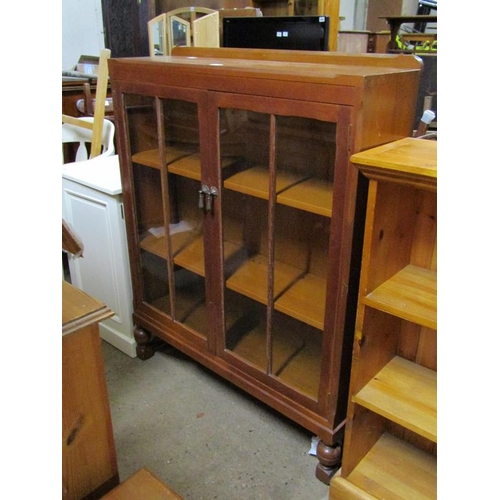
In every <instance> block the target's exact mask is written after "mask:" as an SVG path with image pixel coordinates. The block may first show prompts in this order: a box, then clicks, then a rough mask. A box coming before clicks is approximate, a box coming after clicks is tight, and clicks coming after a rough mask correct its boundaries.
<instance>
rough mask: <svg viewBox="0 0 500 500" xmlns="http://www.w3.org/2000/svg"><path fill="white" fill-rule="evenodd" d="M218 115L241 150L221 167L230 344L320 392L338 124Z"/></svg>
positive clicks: (225, 135)
mask: <svg viewBox="0 0 500 500" xmlns="http://www.w3.org/2000/svg"><path fill="white" fill-rule="evenodd" d="M220 124H221V125H220V141H221V152H222V155H223V156H224V155H227V156H228V155H233V157H234V158H237V159H238V160H237V161H236V162H234V163H233V164H232V165H231V167H230V168H227V169H224V168H223V169H222V177H223V186H224V189H223V193H222V217H223V237H224V245H225V247H224V251H225V256H224V273H225V276H224V277H225V284H226V292H225V314H226V316H225V317H226V325H225V326H226V348H227V349H230V350H232V351H233V352H235V353H236V354H238V355H239V356H240V357H241V358H243V359H244V360H245V361H248V362H249V363H251V364H253V365H254V366H256V367H257V368H259V369H260V370H262V371H265V372H266V373H268V374H270V375H273V376H275V377H277V378H278V379H279V380H280V381H282V382H283V383H284V384H287V385H289V386H291V387H292V388H294V389H296V390H299V391H301V392H303V393H304V394H306V395H307V396H309V397H311V398H313V399H317V397H318V391H319V379H320V370H321V361H322V343H323V327H324V314H325V303H326V275H327V258H328V245H329V230H330V221H331V213H332V203H333V198H332V188H333V170H334V163H335V136H336V124H335V123H331V122H322V121H319V120H314V119H310V118H304V117H287V116H274V115H271V114H264V113H255V112H250V111H244V110H235V109H222V110H220ZM270 182H273V184H272V186H270ZM270 192H271V193H272V192H275V198H274V200H271V203H270V202H269V197H270ZM270 218H271V219H270ZM270 221H271V222H272V231H273V232H272V234H269V227H268V225H269V222H270ZM269 253H270V254H271V255H272V257H271V261H269Z"/></svg>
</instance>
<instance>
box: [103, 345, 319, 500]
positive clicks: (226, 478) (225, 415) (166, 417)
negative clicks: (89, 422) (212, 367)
mask: <svg viewBox="0 0 500 500" xmlns="http://www.w3.org/2000/svg"><path fill="white" fill-rule="evenodd" d="M102 351H103V355H104V362H105V366H106V377H107V383H108V392H109V399H110V405H111V415H112V421H113V430H114V434H115V444H116V451H117V456H118V470H119V474H120V479H121V480H122V481H124V480H125V479H127V478H128V477H129V476H130V475H132V474H133V473H134V472H136V471H137V470H139V469H140V468H142V467H147V468H148V469H149V470H150V471H151V472H153V473H154V474H156V475H157V476H158V477H159V478H161V479H163V480H164V481H165V482H167V483H168V484H169V485H170V486H171V487H172V488H173V489H174V490H176V491H177V493H179V494H180V495H181V496H183V497H184V499H185V500H204V499H218V500H235V499H238V500H246V499H248V500H250V499H251V500H254V499H266V500H323V499H326V498H327V496H328V487H327V486H326V485H324V484H323V483H321V482H320V481H318V480H317V479H316V477H315V468H316V464H317V458H316V457H314V456H311V455H309V449H310V445H311V438H312V437H313V435H312V434H311V433H310V432H309V431H307V430H304V429H303V428H301V427H299V426H297V425H296V424H294V423H293V422H291V421H290V420H288V419H286V418H284V417H283V416H281V415H280V414H278V413H277V412H275V411H274V410H272V409H270V408H268V407H267V406H265V405H263V404H262V403H260V402H259V401H257V400H256V399H254V398H252V397H250V396H248V395H247V394H246V393H244V392H243V391H241V390H239V389H238V388H236V387H235V386H233V385H231V384H229V383H228V382H226V381H225V380H223V379H222V378H220V377H218V376H217V375H215V374H213V373H212V372H210V371H209V370H207V369H205V368H204V367H202V366H201V365H199V364H197V363H195V362H194V361H192V360H190V359H189V358H188V357H186V356H184V355H183V354H181V353H179V352H178V351H176V350H174V349H172V348H170V347H166V348H164V349H162V350H161V351H159V352H156V354H155V355H154V356H153V357H152V358H151V359H149V360H147V361H141V360H140V359H138V358H135V359H132V358H130V357H129V356H127V355H126V354H123V353H122V352H121V351H119V350H117V349H115V348H114V347H113V346H111V345H110V344H108V343H106V342H104V341H103V343H102ZM138 500H139V499H138ZM145 500H146V499H145Z"/></svg>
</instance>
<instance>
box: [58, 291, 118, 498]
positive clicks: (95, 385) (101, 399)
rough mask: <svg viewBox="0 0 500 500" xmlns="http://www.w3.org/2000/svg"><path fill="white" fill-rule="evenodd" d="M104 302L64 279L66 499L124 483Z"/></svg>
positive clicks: (107, 313)
mask: <svg viewBox="0 0 500 500" xmlns="http://www.w3.org/2000/svg"><path fill="white" fill-rule="evenodd" d="M111 316H113V312H112V311H111V310H110V309H109V308H108V307H107V306H106V305H105V304H103V303H102V302H100V301H99V300H96V299H94V298H93V297H91V296H90V295H88V294H86V293H85V292H83V291H81V290H79V289H78V288H75V287H74V286H72V285H71V284H69V283H67V282H65V281H63V282H62V488H63V495H62V497H63V499H64V500H73V499H75V500H76V499H81V498H86V499H91V498H100V497H101V496H102V495H103V494H105V493H107V492H108V491H110V490H111V489H112V488H114V487H115V486H116V485H118V484H119V482H120V481H119V476H118V465H117V461H116V451H115V443H114V438H113V430H112V426H111V413H110V409H109V401H108V391H107V387H106V378H105V373H104V361H103V358H102V354H101V340H100V337H99V328H98V323H99V321H102V320H104V319H107V318H110V317H111Z"/></svg>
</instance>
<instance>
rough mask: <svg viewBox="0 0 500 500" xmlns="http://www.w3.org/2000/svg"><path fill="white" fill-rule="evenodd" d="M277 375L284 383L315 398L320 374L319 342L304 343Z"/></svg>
mask: <svg viewBox="0 0 500 500" xmlns="http://www.w3.org/2000/svg"><path fill="white" fill-rule="evenodd" d="M277 376H278V378H279V379H280V380H281V381H283V382H284V383H285V384H287V385H289V386H291V387H295V388H297V389H300V390H301V391H302V392H303V393H305V394H307V395H308V396H310V397H312V398H313V399H317V397H318V391H319V382H320V376H321V343H319V342H318V344H314V343H313V342H309V343H306V345H305V346H304V348H303V349H301V350H300V351H299V352H297V353H296V354H295V356H294V357H293V358H292V359H291V360H290V362H289V363H287V364H286V365H285V366H284V367H283V369H282V370H281V371H280V372H279V373H278V374H277Z"/></svg>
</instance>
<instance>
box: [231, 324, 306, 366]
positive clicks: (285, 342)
mask: <svg viewBox="0 0 500 500" xmlns="http://www.w3.org/2000/svg"><path fill="white" fill-rule="evenodd" d="M273 333H274V334H273V371H279V370H281V369H282V368H283V366H284V365H286V363H287V362H288V361H289V360H290V359H291V358H293V356H294V355H295V354H296V353H297V352H298V351H299V350H300V349H301V347H302V343H299V342H297V339H294V338H293V337H292V336H286V335H285V333H284V332H282V331H280V330H279V329H277V330H276V332H273ZM231 350H232V352H234V353H235V354H237V355H238V356H240V357H241V358H243V359H244V360H245V361H249V362H250V363H252V364H254V365H255V366H257V367H258V368H260V369H262V370H265V369H266V368H267V342H266V325H265V322H261V323H259V324H258V325H257V326H255V327H254V328H252V329H251V330H249V331H248V332H245V333H244V334H243V335H242V336H241V338H240V339H239V340H238V342H237V343H236V345H235V346H234V347H233V348H232V349H231Z"/></svg>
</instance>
